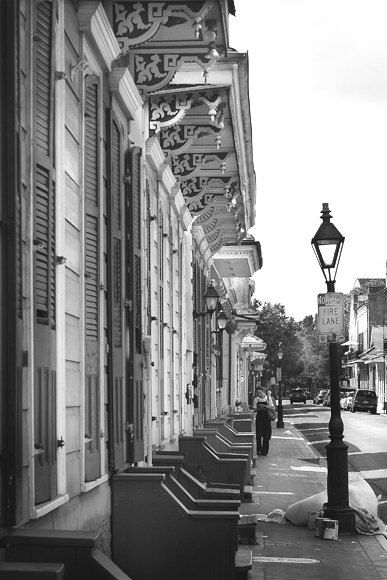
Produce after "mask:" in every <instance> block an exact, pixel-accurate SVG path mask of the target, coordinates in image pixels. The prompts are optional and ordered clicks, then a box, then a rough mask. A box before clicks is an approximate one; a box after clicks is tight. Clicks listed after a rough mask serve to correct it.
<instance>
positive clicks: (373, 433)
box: [284, 400, 387, 523]
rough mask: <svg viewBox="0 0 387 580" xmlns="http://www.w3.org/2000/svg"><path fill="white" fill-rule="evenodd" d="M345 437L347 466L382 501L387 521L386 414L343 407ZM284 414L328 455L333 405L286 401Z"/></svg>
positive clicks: (313, 443) (384, 517)
mask: <svg viewBox="0 0 387 580" xmlns="http://www.w3.org/2000/svg"><path fill="white" fill-rule="evenodd" d="M341 417H342V419H343V422H344V441H345V442H346V443H347V444H348V446H349V447H348V469H349V471H358V472H360V473H361V475H362V476H363V477H364V479H365V480H366V481H367V482H368V483H369V484H370V486H371V487H372V489H373V490H374V492H375V494H376V495H377V496H379V495H380V496H381V498H380V501H379V517H380V518H381V519H382V520H383V521H384V522H385V523H387V451H386V450H387V416H386V415H371V414H370V413H350V412H349V411H342V412H341ZM284 418H285V421H286V420H288V421H290V422H292V423H294V425H296V426H297V428H298V429H299V430H300V431H301V433H302V434H303V436H304V437H305V439H306V440H307V441H308V442H309V444H310V445H311V446H312V447H313V449H314V450H315V451H316V452H317V453H318V454H319V455H321V456H322V458H325V457H326V451H325V446H326V445H327V443H329V432H328V423H329V419H330V408H329V407H322V406H321V405H313V404H311V403H310V402H309V401H308V403H307V404H306V405H304V404H293V405H290V403H289V401H287V400H285V401H284Z"/></svg>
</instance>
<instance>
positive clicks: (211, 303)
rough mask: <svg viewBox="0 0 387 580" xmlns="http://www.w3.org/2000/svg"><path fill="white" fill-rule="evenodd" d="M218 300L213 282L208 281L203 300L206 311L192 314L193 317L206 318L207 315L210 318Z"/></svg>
mask: <svg viewBox="0 0 387 580" xmlns="http://www.w3.org/2000/svg"><path fill="white" fill-rule="evenodd" d="M218 299H219V294H218V292H217V290H216V288H215V282H214V280H210V283H209V286H208V288H207V290H206V293H205V294H204V300H205V303H206V308H207V310H205V311H204V312H194V313H193V317H194V318H199V317H200V316H206V315H207V314H209V315H210V316H212V314H213V313H214V312H215V310H216V306H217V304H218Z"/></svg>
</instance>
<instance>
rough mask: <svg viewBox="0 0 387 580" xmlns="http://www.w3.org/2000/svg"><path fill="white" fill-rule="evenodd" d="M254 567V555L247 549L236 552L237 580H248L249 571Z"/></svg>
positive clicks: (239, 549)
mask: <svg viewBox="0 0 387 580" xmlns="http://www.w3.org/2000/svg"><path fill="white" fill-rule="evenodd" d="M252 567H253V553H252V551H251V550H249V549H246V548H238V550H237V551H236V552H235V580H247V578H248V574H249V570H251V568H252Z"/></svg>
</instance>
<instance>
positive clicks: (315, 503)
mask: <svg viewBox="0 0 387 580" xmlns="http://www.w3.org/2000/svg"><path fill="white" fill-rule="evenodd" d="M349 475H350V477H349V484H348V491H349V505H350V506H351V507H354V508H357V509H362V510H366V512H367V513H368V514H371V515H372V516H374V517H375V518H377V516H378V500H377V497H376V495H375V493H374V491H373V489H372V487H371V486H370V485H369V484H368V483H367V482H366V481H365V480H364V479H363V478H362V477H361V476H360V475H358V474H353V475H352V474H349ZM327 500H328V498H327V492H326V490H324V491H321V492H320V493H316V494H315V495H312V496H310V497H307V498H305V499H303V500H301V501H298V502H296V503H293V504H292V505H290V506H289V507H288V509H287V510H286V513H285V518H286V519H287V520H288V521H290V522H291V523H292V524H294V525H295V526H307V525H308V514H309V513H310V512H319V511H321V510H322V509H323V505H324V503H326V502H327Z"/></svg>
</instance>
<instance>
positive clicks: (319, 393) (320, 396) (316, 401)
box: [313, 389, 327, 405]
mask: <svg viewBox="0 0 387 580" xmlns="http://www.w3.org/2000/svg"><path fill="white" fill-rule="evenodd" d="M326 392H327V389H320V390H319V391H317V393H316V395H315V397H314V399H313V403H314V404H315V405H319V404H320V403H322V402H323V399H324V395H326Z"/></svg>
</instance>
